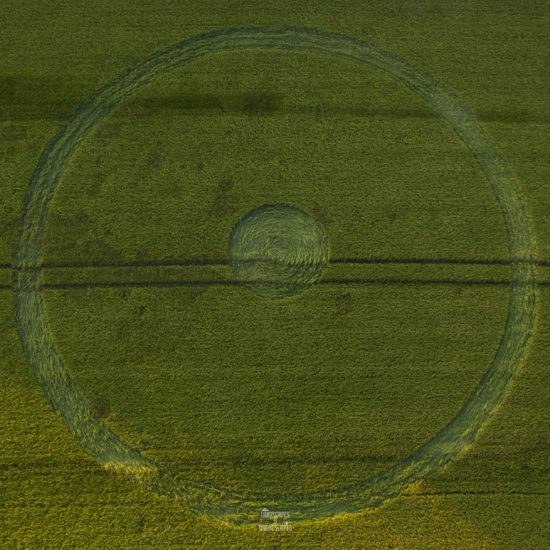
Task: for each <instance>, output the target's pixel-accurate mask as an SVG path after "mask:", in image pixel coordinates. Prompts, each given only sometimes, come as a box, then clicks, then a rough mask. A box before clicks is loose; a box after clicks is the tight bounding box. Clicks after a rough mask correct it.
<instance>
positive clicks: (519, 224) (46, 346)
mask: <svg viewBox="0 0 550 550" xmlns="http://www.w3.org/2000/svg"><path fill="white" fill-rule="evenodd" d="M245 48H279V49H287V50H308V51H315V52H321V53H325V54H329V55H334V56H337V57H341V58H345V59H348V60H353V61H358V62H362V63H367V64H369V65H371V66H373V67H376V68H377V69H380V70H382V71H384V72H386V73H388V74H389V75H391V76H393V77H395V78H396V79H397V80H399V81H401V82H402V83H404V84H405V86H407V87H408V88H410V89H411V90H412V91H414V92H415V93H416V94H418V95H419V96H420V97H421V98H423V99H424V100H425V101H426V103H427V104H428V105H430V106H431V108H432V109H433V110H434V112H435V113H437V114H439V115H440V116H442V117H444V118H445V119H447V121H448V122H449V124H450V125H451V126H452V128H453V129H454V131H455V132H456V133H457V134H458V136H459V137H460V138H461V139H462V141H463V142H464V143H465V144H466V146H467V147H468V148H469V149H470V151H471V152H472V153H473V155H474V156H475V157H476V159H477V160H478V162H479V164H480V166H481V168H482V169H483V171H484V173H485V175H486V177H487V179H488V180H489V182H490V184H491V187H492V189H493V192H494V194H495V197H496V199H497V201H498V204H499V205H500V209H501V211H502V214H503V216H504V219H505V222H506V227H507V231H508V238H509V254H510V262H511V282H510V295H509V306H508V317H507V320H506V324H505V328H504V333H503V336H502V339H501V341H500V344H499V347H498V349H497V351H496V353H495V355H494V358H493V361H492V364H491V366H490V367H489V369H488V370H487V372H486V373H485V375H484V376H483V377H482V379H481V381H480V382H479V384H478V386H477V388H476V389H475V391H474V392H473V393H472V395H471V396H470V397H469V399H468V400H467V401H466V402H465V403H464V405H463V406H462V408H461V410H460V411H459V412H458V414H457V415H456V416H455V417H454V418H453V419H452V420H451V421H450V422H449V423H448V424H447V426H445V427H444V428H443V429H441V430H440V431H439V432H438V433H437V434H435V435H434V436H433V437H432V438H431V439H430V440H429V441H427V442H426V443H424V444H423V445H422V446H421V447H419V448H418V449H417V450H416V451H414V452H413V453H412V454H411V455H409V456H407V457H405V458H404V459H403V460H401V461H400V462H398V463H396V464H394V465H393V466H392V467H391V468H390V469H389V470H387V471H385V472H383V473H381V474H377V475H374V476H373V477H370V478H368V479H366V480H364V481H362V482H360V483H357V484H355V485H353V486H349V487H347V488H345V489H340V490H334V491H323V492H320V493H315V494H312V493H309V494H304V495H300V496H299V497H296V496H286V495H273V494H267V495H264V494H236V493H231V492H227V491H223V490H221V489H219V488H215V487H212V486H211V485H209V484H201V483H191V482H186V481H180V480H177V479H176V478H175V477H174V476H171V475H170V474H169V473H168V472H165V471H164V470H163V468H162V467H161V466H160V465H158V464H156V463H155V462H154V461H152V460H150V459H148V458H146V457H145V456H143V455H142V454H141V453H140V451H139V450H138V449H135V448H133V447H132V446H130V445H129V444H128V443H126V442H125V441H124V440H122V439H121V438H120V437H119V436H118V435H116V434H115V433H114V432H113V431H111V430H110V429H109V428H108V427H106V426H105V425H104V424H103V422H102V421H101V420H100V419H99V418H96V416H95V415H94V414H93V413H92V410H91V408H90V406H89V404H88V402H87V400H86V399H85V397H84V396H83V394H82V393H81V392H80V390H79V389H78V387H77V386H76V385H75V383H74V381H73V379H72V378H71V375H70V374H69V372H68V371H67V369H66V368H65V365H64V364H63V361H62V359H61V357H60V355H59V354H58V352H57V350H56V346H55V342H54V341H53V339H52V337H51V335H50V333H49V331H48V322H47V315H46V311H45V308H44V302H43V297H42V294H41V279H42V270H41V260H42V246H43V243H42V236H43V232H44V228H45V224H46V220H47V214H48V209H49V205H50V203H51V199H52V197H53V195H54V193H55V190H56V188H57V185H58V184H59V181H60V179H61V177H62V175H63V171H64V170H65V168H66V166H67V163H68V162H69V159H70V158H71V155H72V154H73V153H74V151H75V150H76V148H77V147H78V145H79V144H80V143H81V142H82V140H83V139H84V138H85V137H86V136H87V135H88V133H89V132H90V130H91V129H92V128H93V127H94V126H95V125H96V124H97V123H98V122H99V121H100V120H101V119H102V118H103V117H105V116H106V115H108V114H109V113H110V112H111V111H112V110H113V109H114V108H116V107H117V106H118V105H120V104H121V103H122V102H123V101H124V100H125V99H126V98H128V97H129V96H130V95H131V94H132V93H133V92H135V91H136V90H137V89H139V88H141V87H142V86H145V85H146V84H148V83H149V82H151V81H152V80H153V79H154V78H155V77H156V76H158V75H159V74H161V73H164V72H166V71H169V70H171V69H174V68H176V67H181V66H182V65H185V64H186V63H189V62H190V61H192V60H193V59H197V58H198V57H201V56H204V55H206V54H208V53H212V52H220V51H224V50H235V49H245ZM534 258H535V237H534V234H533V232H532V230H531V227H530V222H529V217H528V214H527V209H526V206H525V205H524V203H523V201H522V199H521V197H520V195H519V193H518V189H517V183H516V181H515V180H514V178H513V177H512V175H511V174H510V172H509V171H508V169H507V168H506V167H505V164H504V162H503V161H502V159H501V158H500V157H499V156H498V155H497V153H496V152H495V150H494V149H493V148H492V147H491V145H490V142H489V139H488V138H487V136H486V135H485V133H484V132H483V131H482V129H481V128H480V126H479V125H478V124H477V122H476V120H475V117H474V116H473V115H472V114H471V113H469V112H468V111H467V110H466V109H465V108H464V107H463V106H461V105H460V103H459V101H458V100H457V99H455V98H454V97H453V96H452V95H450V94H449V93H447V92H445V91H444V90H442V88H441V87H440V86H439V85H438V84H437V83H436V82H435V81H434V80H433V79H432V78H430V77H428V76H426V75H423V74H421V73H419V72H418V71H417V70H416V69H414V68H413V67H412V66H411V65H409V64H407V63H406V62H404V61H402V60H400V59H398V58H396V57H395V56H393V55H391V54H389V53H387V52H384V51H382V50H380V49H378V48H375V47H374V46H372V45H371V44H369V43H367V42H364V41H360V40H356V39H353V38H350V37H347V36H343V35H338V34H331V33H324V32H319V31H316V30H311V29H297V28H285V29H281V30H270V29H264V28H246V29H230V30H221V31H215V32H210V33H206V34H201V35H198V36H194V37H192V38H190V39H188V40H184V41H182V42H179V43H177V44H175V45H173V46H171V47H169V48H167V49H165V50H162V51H160V52H158V53H156V54H154V55H152V56H151V57H149V58H148V59H147V60H145V61H143V62H141V63H139V64H137V65H136V66H134V67H132V68H130V69H128V70H127V71H126V72H124V73H123V74H121V75H120V76H118V77H117V78H115V79H114V80H113V81H112V82H110V83H109V84H107V85H106V86H104V87H103V88H101V89H100V90H99V91H97V92H96V93H94V94H93V95H92V96H91V97H90V98H89V99H87V100H86V101H85V102H84V103H83V104H82V105H81V106H80V107H79V108H78V109H77V111H76V113H75V114H74V115H73V117H72V118H71V120H70V121H69V123H68V124H67V125H66V126H64V127H63V128H62V129H61V130H60V131H59V133H58V134H57V136H56V137H55V138H54V139H53V140H52V141H51V142H50V143H49V145H48V146H47V147H46V148H45V150H44V152H43V153H42V156H41V158H40V161H39V162H38V165H37V167H36V169H35V171H34V173H33V175H32V177H31V180H30V186H29V189H28V192H27V195H26V197H25V201H24V206H23V212H22V229H21V233H20V239H19V242H18V245H17V248H16V250H15V253H14V271H13V292H14V307H15V314H16V319H17V325H18V329H19V334H20V338H21V342H22V344H23V347H24V350H25V353H26V355H27V358H28V361H29V363H30V365H31V368H32V370H33V371H34V372H35V373H36V375H37V376H38V378H39V379H40V381H41V383H42V385H43V387H44V389H45V391H46V393H47V395H48V397H49V399H50V401H51V404H52V405H53V408H54V409H55V410H56V411H57V412H58V413H59V415H60V416H61V417H62V418H63V419H64V421H65V422H66V424H67V425H68V427H69V428H70V430H71V432H72V434H73V435H74V437H75V438H76V439H77V440H78V441H79V442H80V444H81V445H82V446H83V448H84V449H85V450H86V451H87V452H88V453H89V454H90V455H92V456H93V457H95V458H96V459H97V460H98V461H99V462H100V463H101V464H102V465H103V466H105V467H109V468H113V469H115V470H119V471H122V472H125V473H128V474H131V475H134V476H136V477H138V478H139V479H141V480H143V482H144V483H146V484H147V485H148V487H150V488H151V489H152V490H153V491H154V492H156V493H159V494H165V495H171V496H174V497H178V498H180V499H181V500H182V501H183V503H184V504H185V505H186V506H187V507H188V508H190V509H191V510H194V511H195V512H197V513H200V514H204V515H207V516H209V517H212V518H218V519H223V520H226V521H232V522H234V523H251V522H254V521H257V517H258V512H259V510H260V508H261V507H263V506H271V507H273V506H276V507H279V508H284V509H285V510H286V511H288V512H289V513H291V514H292V518H293V521H300V520H306V519H309V520H314V519H319V518H323V517H328V516H332V515H335V514H339V513H344V512H347V513H349V512H354V511H359V510H362V509H365V508H368V507H373V506H377V505H379V504H381V503H382V502H384V501H385V500H387V499H388V498H392V497H396V496H398V495H399V494H400V493H401V492H403V491H404V490H405V489H406V488H407V486H409V485H410V484H411V483H413V482H416V481H420V480H422V479H423V478H425V477H426V476H429V475H433V474H435V473H436V472H438V471H439V470H440V469H441V468H443V467H444V466H445V465H447V464H448V463H449V462H451V461H452V460H454V459H456V458H457V457H459V456H460V455H461V454H462V453H463V452H464V451H465V450H466V449H467V448H468V446H470V445H471V444H472V443H473V441H474V439H475V437H476V435H477V434H478V433H479V431H480V429H481V428H482V427H483V426H484V425H485V423H486V422H487V420H488V419H489V418H490V417H491V415H492V414H493V413H494V411H495V409H496V408H497V406H498V405H499V403H501V401H502V399H503V397H504V396H505V394H506V391H507V389H508V387H509V385H510V380H511V377H512V376H513V374H514V372H515V371H516V370H517V368H518V366H519V365H520V364H521V362H522V361H523V360H524V359H525V356H526V352H527V347H528V343H529V339H530V336H531V334H532V332H533V327H534V322H535V303H536V281H535V265H534V262H533V259H534Z"/></svg>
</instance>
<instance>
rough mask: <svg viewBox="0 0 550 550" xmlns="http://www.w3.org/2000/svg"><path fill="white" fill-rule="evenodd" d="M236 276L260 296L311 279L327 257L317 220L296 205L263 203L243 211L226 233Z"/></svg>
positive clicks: (288, 291) (297, 287)
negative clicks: (228, 234) (228, 236)
mask: <svg viewBox="0 0 550 550" xmlns="http://www.w3.org/2000/svg"><path fill="white" fill-rule="evenodd" d="M229 259H230V261H231V264H232V266H233V270H234V272H235V275H236V276H237V278H238V279H240V280H243V281H245V282H246V283H248V285H249V286H250V287H251V288H252V289H254V291H255V292H257V293H258V294H260V296H268V297H270V298H282V297H284V296H291V295H292V294H296V293H297V292H300V291H301V290H303V289H305V288H307V287H308V286H310V285H311V284H313V283H314V282H315V281H316V280H317V279H318V278H319V277H320V275H321V273H322V271H323V268H324V267H325V266H326V264H327V263H328V244H327V238H326V236H325V234H324V232H323V230H322V228H321V226H320V225H319V224H318V223H317V222H316V221H315V220H314V219H313V217H312V216H310V215H309V214H306V213H305V212H304V211H303V210H300V209H299V208H296V207H293V206H289V205H286V204H264V205H263V206H259V207H258V208H254V209H253V210H251V211H250V212H248V214H246V215H245V216H243V217H242V218H241V219H240V220H239V221H238V222H237V224H236V225H235V227H234V228H233V231H232V232H231V237H230V239H229Z"/></svg>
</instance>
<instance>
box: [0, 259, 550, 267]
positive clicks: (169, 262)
mask: <svg viewBox="0 0 550 550" xmlns="http://www.w3.org/2000/svg"><path fill="white" fill-rule="evenodd" d="M244 261H250V262H255V261H264V262H266V261H273V260H270V259H266V258H262V259H259V260H256V259H254V260H244ZM329 263H331V264H357V265H392V264H394V265H414V264H419V265H512V264H514V263H523V264H532V265H536V266H540V267H547V266H550V261H548V260H538V259H528V258H515V259H514V258H510V259H508V258H387V257H373V258H332V259H331V260H330V262H329ZM229 264H230V262H229V260H227V259H217V258H185V259H158V260H129V261H121V262H116V261H115V262H113V261H102V260H98V261H89V262H43V263H42V264H40V265H37V266H36V267H35V269H39V268H42V269H63V268H117V267H178V266H223V265H229ZM0 269H16V267H15V266H14V265H13V264H8V263H4V264H0Z"/></svg>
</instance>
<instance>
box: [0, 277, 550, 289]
mask: <svg viewBox="0 0 550 550" xmlns="http://www.w3.org/2000/svg"><path fill="white" fill-rule="evenodd" d="M253 284H258V285H263V286H267V285H269V284H271V283H270V282H268V281H241V280H236V279H234V280H233V279H227V280H221V279H187V280H184V279H179V280H172V281H160V280H151V281H91V282H74V283H43V284H42V285H40V286H39V287H36V288H29V289H28V290H29V291H34V290H40V289H59V290H65V289H67V290H68V289H92V288H139V287H145V288H147V287H158V288H171V287H194V286H206V287H207V286H247V285H253ZM272 284H273V286H280V283H278V282H274V283H272ZM510 284H511V281H509V280H505V279H494V280H493V279H382V278H379V279H376V278H372V279H366V278H364V279H361V278H356V279H323V280H321V281H318V282H317V283H315V285H327V286H328V285H350V286H358V285H359V286H360V285H410V286H428V285H447V286H452V285H458V286H509V285H510ZM536 284H537V285H542V286H549V285H550V281H536ZM315 285H314V286H315ZM0 288H2V289H10V288H12V285H0Z"/></svg>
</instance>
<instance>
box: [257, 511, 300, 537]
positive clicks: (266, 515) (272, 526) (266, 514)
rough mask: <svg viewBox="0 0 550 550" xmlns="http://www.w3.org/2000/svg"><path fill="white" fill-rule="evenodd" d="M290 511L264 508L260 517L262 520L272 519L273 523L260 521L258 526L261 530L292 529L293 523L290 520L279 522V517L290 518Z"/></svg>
mask: <svg viewBox="0 0 550 550" xmlns="http://www.w3.org/2000/svg"><path fill="white" fill-rule="evenodd" d="M289 517H290V512H285V511H275V510H269V509H268V508H262V510H261V512H260V518H261V519H262V520H268V519H270V520H272V521H273V523H259V524H258V528H259V529H260V531H291V530H292V525H291V524H290V521H288V520H287V521H284V522H282V523H279V519H281V518H283V519H286V518H289Z"/></svg>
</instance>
